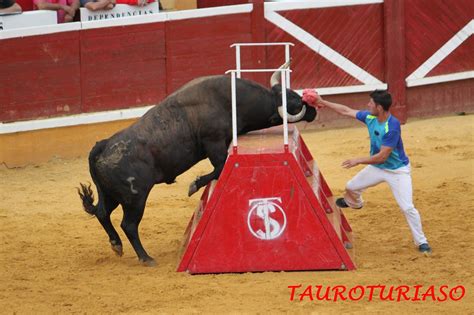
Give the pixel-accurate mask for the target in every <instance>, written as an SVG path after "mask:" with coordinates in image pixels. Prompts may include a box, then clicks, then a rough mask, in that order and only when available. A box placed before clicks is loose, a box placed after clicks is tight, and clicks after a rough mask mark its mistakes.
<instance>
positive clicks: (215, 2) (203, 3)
mask: <svg viewBox="0 0 474 315" xmlns="http://www.w3.org/2000/svg"><path fill="white" fill-rule="evenodd" d="M249 2H252V1H249V0H197V7H198V8H209V7H219V6H224V5H234V4H243V3H249Z"/></svg>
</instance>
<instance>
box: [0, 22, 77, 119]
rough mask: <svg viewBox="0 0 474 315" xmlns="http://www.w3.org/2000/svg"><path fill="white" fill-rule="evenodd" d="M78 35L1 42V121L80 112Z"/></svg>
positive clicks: (71, 33)
mask: <svg viewBox="0 0 474 315" xmlns="http://www.w3.org/2000/svg"><path fill="white" fill-rule="evenodd" d="M79 33H80V32H78V31H71V32H63V33H54V34H49V35H39V36H29V37H25V38H12V39H5V40H1V41H0V55H1V56H3V57H2V58H0V69H1V74H0V86H1V87H2V92H1V93H0V121H4V122H5V121H15V120H22V119H32V118H39V117H48V116H58V115H68V114H75V113H80V112H81V82H80V78H81V75H80V71H81V70H80V66H81V63H80V54H79Z"/></svg>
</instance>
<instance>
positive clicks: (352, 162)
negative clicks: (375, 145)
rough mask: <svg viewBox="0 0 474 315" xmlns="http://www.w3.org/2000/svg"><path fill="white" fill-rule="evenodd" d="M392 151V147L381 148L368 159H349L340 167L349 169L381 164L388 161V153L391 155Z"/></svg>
mask: <svg viewBox="0 0 474 315" xmlns="http://www.w3.org/2000/svg"><path fill="white" fill-rule="evenodd" d="M392 150H393V148H392V147H386V146H382V147H381V148H380V152H379V153H377V154H374V155H372V156H369V157H361V158H354V159H349V160H347V161H344V162H342V167H344V168H351V167H354V166H356V165H359V164H382V163H383V162H385V161H386V160H387V159H388V157H389V156H390V153H392Z"/></svg>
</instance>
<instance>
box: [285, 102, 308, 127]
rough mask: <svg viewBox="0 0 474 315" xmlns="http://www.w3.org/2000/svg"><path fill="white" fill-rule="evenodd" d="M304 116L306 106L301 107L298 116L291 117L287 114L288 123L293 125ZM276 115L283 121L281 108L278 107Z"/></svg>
mask: <svg viewBox="0 0 474 315" xmlns="http://www.w3.org/2000/svg"><path fill="white" fill-rule="evenodd" d="M305 114H306V105H303V107H302V108H301V111H300V112H299V113H298V114H295V115H292V114H290V113H288V112H287V115H288V122H290V123H294V122H297V121H300V120H301V119H303V117H304V115H305ZM278 115H280V117H281V119H283V106H279V107H278Z"/></svg>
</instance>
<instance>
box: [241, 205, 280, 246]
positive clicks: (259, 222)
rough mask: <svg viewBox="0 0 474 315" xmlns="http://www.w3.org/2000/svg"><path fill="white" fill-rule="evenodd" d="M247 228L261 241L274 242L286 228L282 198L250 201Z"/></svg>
mask: <svg viewBox="0 0 474 315" xmlns="http://www.w3.org/2000/svg"><path fill="white" fill-rule="evenodd" d="M249 207H250V209H249V214H248V216H247V226H248V228H249V231H250V233H252V235H253V236H255V237H256V238H258V239H261V240H273V239H276V238H277V237H279V236H280V235H281V234H282V233H283V231H285V228H286V214H285V211H283V208H282V207H281V198H279V197H272V198H261V199H251V200H249Z"/></svg>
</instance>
